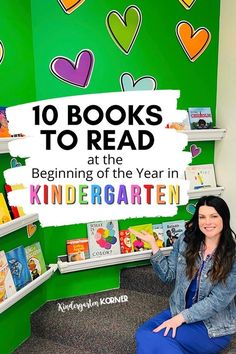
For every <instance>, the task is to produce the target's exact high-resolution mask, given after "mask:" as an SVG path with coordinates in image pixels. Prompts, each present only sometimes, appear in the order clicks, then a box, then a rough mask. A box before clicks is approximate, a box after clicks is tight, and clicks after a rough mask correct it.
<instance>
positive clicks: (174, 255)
mask: <svg viewBox="0 0 236 354" xmlns="http://www.w3.org/2000/svg"><path fill="white" fill-rule="evenodd" d="M183 237H184V234H183V235H181V236H180V237H179V238H178V240H177V241H176V242H175V243H174V245H173V249H172V250H171V252H170V254H169V256H168V257H166V256H164V255H163V253H162V252H161V250H159V251H158V252H156V253H155V254H153V255H152V256H151V259H150V261H151V263H152V267H153V269H154V271H155V272H156V273H157V274H158V276H159V277H160V279H161V280H162V281H163V282H165V283H170V282H171V281H173V280H174V279H175V276H176V268H177V262H178V254H179V246H180V243H181V242H183Z"/></svg>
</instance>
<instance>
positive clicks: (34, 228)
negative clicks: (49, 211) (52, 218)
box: [27, 224, 37, 238]
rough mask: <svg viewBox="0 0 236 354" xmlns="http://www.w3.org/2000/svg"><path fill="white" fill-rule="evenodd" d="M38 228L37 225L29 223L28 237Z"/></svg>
mask: <svg viewBox="0 0 236 354" xmlns="http://www.w3.org/2000/svg"><path fill="white" fill-rule="evenodd" d="M36 230H37V225H34V224H29V225H27V235H28V238H30V237H32V236H33V235H34V233H35V232H36Z"/></svg>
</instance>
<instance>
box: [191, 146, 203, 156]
mask: <svg viewBox="0 0 236 354" xmlns="http://www.w3.org/2000/svg"><path fill="white" fill-rule="evenodd" d="M190 151H191V154H192V157H197V156H198V155H200V154H201V152H202V149H201V148H200V147H197V145H195V144H192V145H191V146H190Z"/></svg>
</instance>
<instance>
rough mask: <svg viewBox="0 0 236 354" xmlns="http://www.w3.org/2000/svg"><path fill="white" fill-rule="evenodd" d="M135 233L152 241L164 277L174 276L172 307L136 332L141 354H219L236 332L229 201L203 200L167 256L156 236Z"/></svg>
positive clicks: (156, 268) (235, 276) (235, 265)
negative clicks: (158, 245) (161, 249)
mask: <svg viewBox="0 0 236 354" xmlns="http://www.w3.org/2000/svg"><path fill="white" fill-rule="evenodd" d="M130 231H131V232H132V233H133V234H135V235H136V236H138V237H139V238H140V239H142V240H143V241H146V242H148V243H150V245H151V247H152V251H153V255H152V256H151V263H152V265H153V268H154V271H155V272H156V273H157V274H158V276H159V277H160V278H161V280H162V281H164V282H170V281H172V280H175V288H174V291H173V293H172V294H171V296H170V299H169V309H167V310H165V311H163V312H161V313H160V314H158V315H156V316H154V317H153V318H151V319H150V320H149V321H147V322H145V323H144V324H143V325H142V326H141V327H140V328H139V329H138V330H137V333H136V339H137V354H150V353H155V354H163V353H172V354H181V353H182V354H183V353H184V354H186V353H187V354H189V353H195V354H212V353H215V354H217V353H219V352H220V351H221V350H223V349H224V348H226V347H227V346H228V344H229V342H230V340H231V334H233V333H235V332H236V308H235V302H234V297H235V295H236V258H235V251H236V246H235V234H234V232H233V231H232V230H231V228H230V212H229V208H228V206H227V204H226V203H225V201H224V200H223V199H221V198H219V197H215V196H208V197H202V198H201V199H199V201H198V203H197V205H196V211H195V213H194V215H193V217H192V219H191V220H190V221H189V222H187V224H186V230H185V233H184V234H183V235H182V236H180V237H179V239H178V240H177V241H176V242H175V244H174V246H173V250H172V252H171V253H170V255H169V257H168V258H166V257H165V256H163V254H162V252H161V251H160V249H159V248H158V247H157V245H156V242H155V239H154V237H153V235H149V234H147V233H145V232H143V233H138V232H136V231H135V230H132V229H130ZM147 343H148V344H147Z"/></svg>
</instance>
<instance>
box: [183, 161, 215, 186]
mask: <svg viewBox="0 0 236 354" xmlns="http://www.w3.org/2000/svg"><path fill="white" fill-rule="evenodd" d="M185 178H186V179H187V180H188V181H190V190H199V189H204V188H214V187H216V177H215V169H214V165H213V164H206V165H193V166H187V168H186V170H185Z"/></svg>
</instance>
